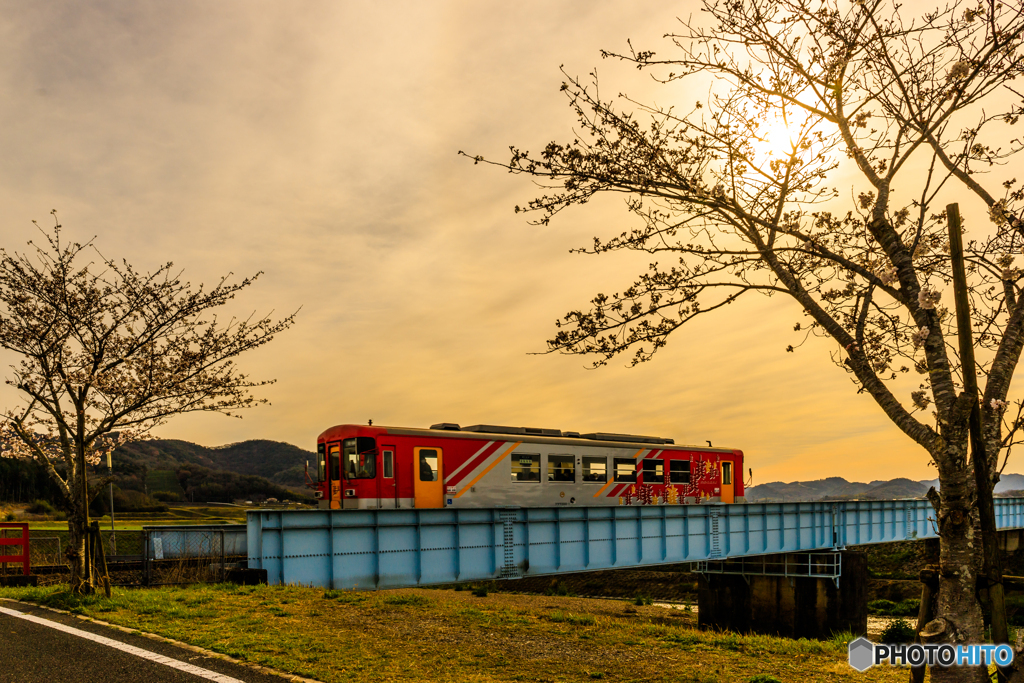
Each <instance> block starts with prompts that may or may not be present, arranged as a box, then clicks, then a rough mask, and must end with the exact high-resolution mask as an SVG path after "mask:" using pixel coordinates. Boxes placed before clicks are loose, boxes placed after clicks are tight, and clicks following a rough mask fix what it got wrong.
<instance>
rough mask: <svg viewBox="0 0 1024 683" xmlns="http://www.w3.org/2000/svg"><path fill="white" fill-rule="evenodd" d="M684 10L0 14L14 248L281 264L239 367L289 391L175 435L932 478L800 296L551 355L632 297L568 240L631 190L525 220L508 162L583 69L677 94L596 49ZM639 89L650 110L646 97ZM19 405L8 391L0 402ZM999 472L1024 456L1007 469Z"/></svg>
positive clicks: (646, 37) (560, 109)
mask: <svg viewBox="0 0 1024 683" xmlns="http://www.w3.org/2000/svg"><path fill="white" fill-rule="evenodd" d="M698 10H699V6H698V5H697V3H695V2H692V1H689V0H688V1H686V2H679V3H675V4H669V3H665V2H661V1H657V2H655V1H651V0H643V1H640V0H631V1H630V2H594V1H593V0H543V1H539V0H517V1H516V2H490V1H488V2H482V1H480V0H450V1H441V0H437V1H433V2H423V1H422V0H417V1H407V2H397V1H396V2H379V1H375V2H370V1H346V2H336V1H323V2H302V1H294V2H282V1H278V2H257V1H255V0H237V1H229V0H218V2H214V3H210V2H188V1H184V0H174V1H173V2H172V1H167V2H151V3H123V2H87V3H82V2H72V1H68V2H47V3H27V2H26V3H7V4H6V5H5V8H4V13H3V16H2V17H0V116H2V121H3V125H2V126H0V153H2V158H3V163H2V164H0V176H2V177H0V206H2V207H3V211H2V215H3V222H2V224H0V226H2V227H0V236H2V242H0V244H2V245H4V246H5V247H7V248H8V249H11V248H16V249H22V248H23V246H24V243H25V242H26V241H27V240H29V239H32V238H33V237H34V232H33V228H32V224H31V220H33V219H36V220H38V221H39V222H40V223H42V224H46V223H47V222H48V219H49V216H48V213H49V211H50V209H54V208H55V209H57V210H58V211H59V213H60V218H61V220H62V222H63V224H64V226H65V228H66V231H67V234H68V235H69V236H71V237H72V238H75V239H78V240H85V239H88V238H90V237H92V236H94V235H95V236H96V243H97V246H98V247H99V249H100V250H101V251H102V253H103V254H104V255H105V256H107V257H115V258H121V257H123V258H126V259H128V260H129V261H130V262H132V263H133V264H134V265H136V266H138V267H141V268H147V269H151V268H155V267H157V266H158V265H160V264H161V263H163V262H165V261H174V262H175V264H177V265H178V266H179V267H181V268H183V269H184V276H185V278H186V279H189V280H191V281H192V282H194V283H198V282H207V283H210V282H214V281H216V279H217V278H218V277H219V276H220V275H223V274H225V273H226V272H229V271H230V272H233V273H235V274H237V275H239V276H243V275H247V274H251V273H253V272H256V271H260V270H262V271H264V272H265V275H264V276H263V277H262V278H261V279H260V281H259V282H258V283H257V285H256V286H255V287H253V288H252V289H251V290H250V291H249V293H248V294H247V295H246V296H244V297H242V298H241V299H240V300H239V301H238V303H237V306H236V307H235V309H234V312H236V313H238V314H240V315H248V314H249V313H251V312H253V311H255V312H256V313H258V314H264V313H267V312H269V311H274V312H276V314H277V315H285V314H287V313H290V312H292V311H293V310H295V309H296V308H298V307H299V306H302V311H301V313H300V314H299V317H298V322H297V324H296V325H295V327H294V328H293V329H292V330H290V331H288V332H286V333H285V334H283V335H281V337H280V338H279V339H278V340H277V341H275V342H274V343H273V344H271V345H270V346H268V347H265V348H264V349H261V350H259V351H258V352H256V353H254V354H253V355H252V356H251V357H248V358H243V359H242V365H243V367H244V368H245V369H247V370H248V371H250V373H251V375H252V376H253V377H254V378H275V379H276V380H277V383H276V384H275V385H273V386H272V387H269V388H268V389H267V390H265V391H264V392H263V395H264V396H266V397H267V398H269V399H270V400H271V402H272V405H270V406H264V407H260V408H257V409H255V410H252V411H249V412H248V413H247V414H246V415H245V417H244V419H242V420H233V419H229V418H226V417H223V416H219V415H193V416H184V417H179V418H175V419H173V420H171V421H170V422H169V423H168V424H166V425H164V426H162V427H160V428H159V429H158V430H157V431H156V435H158V436H160V437H163V438H179V439H186V440H189V441H194V442H197V443H201V444H204V445H210V446H212V445H219V444H224V443H229V442H233V441H239V440H244V439H251V438H263V439H274V440H279V441H287V442H290V443H293V444H296V445H298V446H301V447H303V448H306V449H310V450H312V449H313V448H314V446H315V442H316V437H317V435H318V434H319V433H320V432H321V431H323V430H324V429H325V428H327V427H329V426H331V425H334V424H339V423H345V422H356V423H361V422H365V421H366V420H368V419H373V421H374V423H375V424H380V425H398V426H414V427H425V426H429V425H430V424H433V423H435V422H458V423H460V424H463V425H469V424H476V423H490V424H505V425H516V426H531V427H547V428H556V429H563V430H574V431H579V432H587V431H603V432H625V433H634V434H650V435H657V436H667V437H673V438H675V440H676V442H677V443H696V444H704V443H705V441H708V440H710V441H711V442H712V443H713V444H714V445H715V446H729V447H735V448H740V449H743V450H744V451H745V452H746V454H747V464H748V465H749V466H751V467H752V468H753V470H754V483H764V482H767V481H773V480H779V479H782V480H787V481H788V480H795V479H813V478H821V477H826V476H842V477H845V478H847V479H850V480H857V481H870V480H874V479H889V478H893V477H897V476H906V477H911V478H915V479H924V478H932V477H933V476H934V472H935V470H934V469H932V468H929V467H927V465H926V463H927V457H926V455H925V453H924V452H923V451H922V450H921V449H920V448H919V447H917V446H916V445H915V444H913V443H912V442H910V440H909V439H907V438H906V437H904V436H903V435H902V434H901V433H900V432H899V431H898V430H896V428H895V427H893V426H891V424H890V423H889V421H888V420H887V419H886V418H885V417H884V415H883V414H882V413H881V410H880V409H878V408H877V406H876V405H875V404H874V403H873V401H872V400H871V399H870V398H868V397H867V396H865V395H857V394H856V390H855V387H854V385H853V384H852V383H851V382H850V381H849V379H848V378H847V376H846V375H845V373H843V372H842V371H841V370H839V369H837V368H836V367H835V366H834V365H832V363H831V361H830V360H829V358H828V352H829V350H830V349H831V346H829V345H828V344H826V343H824V342H817V343H815V342H812V343H809V344H808V345H806V346H805V347H803V348H802V349H800V352H798V353H795V354H790V353H786V352H785V348H786V346H787V344H791V343H795V342H796V341H798V338H796V336H795V335H794V334H793V332H792V327H793V323H794V322H796V321H797V320H799V319H800V311H799V310H797V309H796V307H795V306H794V305H792V304H790V303H789V302H786V301H783V300H782V299H781V298H774V299H764V298H757V297H753V298H751V299H749V300H748V301H745V302H742V303H738V304H736V305H734V306H732V307H730V308H729V309H727V310H725V311H723V312H722V313H721V314H720V315H715V316H711V317H708V318H706V319H705V320H703V321H701V322H700V323H699V324H695V325H692V326H690V327H689V329H684V330H683V331H682V332H679V333H677V334H676V335H675V337H674V338H673V339H671V340H670V343H669V346H668V348H667V349H665V350H664V351H663V352H661V353H659V355H658V357H656V359H655V360H654V361H653V362H650V363H647V364H645V365H643V366H641V367H638V368H634V369H629V368H626V367H625V365H626V364H627V360H628V359H622V360H621V361H616V362H613V363H611V365H610V366H609V367H606V368H602V369H596V370H594V369H588V365H589V364H588V362H587V360H586V359H583V358H580V357H568V356H551V355H530V354H531V353H532V352H538V351H543V350H544V349H545V344H544V341H545V340H546V339H548V338H549V337H551V336H552V335H553V332H554V321H555V319H556V318H558V317H560V316H561V315H563V314H564V313H565V312H566V311H568V310H570V309H573V308H578V307H581V306H585V305H586V303H587V301H588V300H589V299H590V297H591V296H593V295H594V294H596V293H597V292H606V293H610V292H612V291H621V289H622V288H624V287H626V286H628V285H629V283H630V282H632V278H633V276H634V275H635V274H637V273H639V272H641V271H642V270H644V269H645V267H646V261H645V260H644V259H642V258H637V257H636V255H630V254H614V255H605V256H601V257H588V256H580V255H572V254H569V253H568V250H569V249H570V248H572V247H578V246H584V245H587V244H588V243H589V242H590V239H591V237H592V236H594V235H609V234H613V233H617V232H619V231H621V230H622V229H623V228H625V227H627V226H628V225H629V224H630V218H629V215H628V214H627V213H626V211H625V209H624V207H623V204H622V201H621V199H618V198H609V199H603V200H601V201H597V202H594V203H592V204H590V205H588V206H587V207H585V208H584V209H583V210H578V211H572V212H569V213H567V214H564V215H562V216H560V217H559V218H557V219H556V220H555V221H554V222H553V223H552V225H551V226H549V227H536V226H531V225H529V224H528V223H527V220H526V219H524V217H523V216H522V215H521V214H520V215H516V214H515V213H513V210H512V209H513V207H514V206H515V205H516V204H522V203H525V202H526V201H527V200H529V199H530V198H531V197H532V196H534V193H535V191H536V188H534V187H533V185H531V183H530V182H529V181H528V180H527V179H525V178H522V177H512V176H509V175H508V174H505V173H502V172H501V171H500V170H497V169H494V168H485V167H482V166H474V165H473V164H472V163H471V162H469V161H467V160H466V159H464V158H461V157H458V156H457V155H456V152H457V151H458V150H465V151H467V152H469V153H472V154H483V155H485V156H489V157H493V158H497V159H504V158H505V157H506V156H507V150H508V146H509V145H513V144H514V145H517V146H521V147H523V148H526V149H538V148H539V147H540V146H542V145H543V144H544V143H545V142H547V141H548V140H550V139H554V138H558V139H562V138H566V137H569V136H571V135H572V132H571V131H572V125H573V123H574V121H573V117H572V113H571V112H570V110H569V109H568V107H567V106H566V101H565V99H564V97H563V96H562V95H561V94H560V93H559V85H560V84H561V81H562V74H561V73H560V72H559V69H558V68H559V65H561V64H564V65H565V66H566V69H567V70H568V71H569V72H570V73H573V74H580V75H585V74H586V73H587V72H588V71H590V70H591V69H593V68H595V67H596V68H597V69H598V72H599V74H600V75H601V78H602V81H603V82H606V83H608V90H607V92H608V94H612V93H614V92H620V91H625V92H628V94H630V95H631V96H634V97H637V98H638V99H650V100H654V101H657V102H658V103H659V104H667V103H668V102H667V101H666V98H674V97H678V98H679V103H680V104H686V103H689V102H691V101H692V99H694V98H695V97H696V96H698V95H699V93H694V92H684V91H680V90H676V91H670V90H666V89H656V88H654V87H653V85H652V83H651V82H650V80H649V79H648V77H647V76H646V75H644V74H638V72H637V71H636V70H635V69H629V68H626V67H622V66H618V65H616V64H613V63H611V62H608V61H606V60H601V59H600V55H599V50H600V49H601V48H608V49H616V50H621V49H625V48H626V40H627V39H631V40H632V41H633V44H634V45H635V46H637V47H648V46H651V47H653V49H655V50H662V49H664V50H667V49H668V46H667V44H666V43H665V41H663V39H662V38H661V36H662V35H663V34H664V33H666V32H668V31H671V30H673V29H674V24H675V21H676V17H678V16H686V15H689V14H691V13H697V12H698ZM648 96H649V97H648ZM0 396H2V397H3V402H5V403H8V404H9V403H11V402H13V401H14V400H15V397H14V395H13V393H11V392H9V391H7V392H6V393H0ZM1009 470H1010V471H1016V470H1015V468H1014V467H1013V464H1012V463H1011V466H1010V468H1009Z"/></svg>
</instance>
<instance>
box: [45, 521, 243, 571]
mask: <svg viewBox="0 0 1024 683" xmlns="http://www.w3.org/2000/svg"><path fill="white" fill-rule="evenodd" d="M101 537H102V539H103V549H104V553H105V555H106V560H107V569H108V571H109V572H110V580H111V583H112V584H113V585H115V586H150V585H170V584H184V583H204V582H216V581H223V580H224V579H225V577H226V574H227V572H228V571H229V570H231V569H232V568H234V567H237V566H244V562H245V560H246V549H245V541H246V527H245V525H244V524H230V525H216V526H207V525H195V526H154V527H143V529H142V530H141V531H116V532H112V531H110V530H109V529H108V530H103V531H101ZM67 544H68V533H67V532H66V531H57V530H48V531H38V532H36V533H33V534H32V535H31V540H30V546H29V547H30V555H31V562H32V571H33V573H34V574H36V575H37V576H39V581H40V583H41V584H51V583H61V582H65V581H67V580H68V578H69V577H70V569H69V567H68V564H67V559H66V555H65V553H66V550H67Z"/></svg>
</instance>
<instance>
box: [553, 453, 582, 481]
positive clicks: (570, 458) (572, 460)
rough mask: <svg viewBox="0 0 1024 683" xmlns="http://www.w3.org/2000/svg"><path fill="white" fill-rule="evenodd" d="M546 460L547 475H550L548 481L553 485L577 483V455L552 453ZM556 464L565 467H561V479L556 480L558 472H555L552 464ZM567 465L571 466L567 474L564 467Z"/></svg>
mask: <svg viewBox="0 0 1024 683" xmlns="http://www.w3.org/2000/svg"><path fill="white" fill-rule="evenodd" d="M546 460H547V473H548V477H547V481H549V482H552V483H561V484H564V483H575V482H576V456H575V455H570V454H568V453H551V454H550V455H548V457H547V458H546ZM556 462H557V463H559V464H560V465H563V467H561V468H560V469H559V473H560V478H556V477H555V475H556V472H555V469H554V468H553V467H552V464H554V463H556ZM566 463H568V465H569V471H568V472H566V471H565V468H564V465H565V464H566ZM566 475H568V476H566Z"/></svg>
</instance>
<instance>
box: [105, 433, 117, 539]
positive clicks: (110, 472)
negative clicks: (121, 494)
mask: <svg viewBox="0 0 1024 683" xmlns="http://www.w3.org/2000/svg"><path fill="white" fill-rule="evenodd" d="M113 462H114V461H113V458H112V456H111V451H107V476H110V477H112V476H113V474H114V465H113ZM110 554H111V555H117V532H116V531H114V481H113V479H111V481H110Z"/></svg>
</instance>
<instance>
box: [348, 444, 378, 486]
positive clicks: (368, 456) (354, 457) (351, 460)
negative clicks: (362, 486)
mask: <svg viewBox="0 0 1024 683" xmlns="http://www.w3.org/2000/svg"><path fill="white" fill-rule="evenodd" d="M341 449H342V454H341V455H342V459H343V460H344V461H345V478H346V479H374V478H376V476H377V449H376V446H375V444H374V441H373V439H371V438H369V437H365V436H360V437H359V438H358V439H345V440H344V441H342V442H341Z"/></svg>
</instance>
